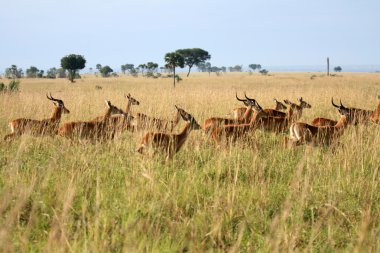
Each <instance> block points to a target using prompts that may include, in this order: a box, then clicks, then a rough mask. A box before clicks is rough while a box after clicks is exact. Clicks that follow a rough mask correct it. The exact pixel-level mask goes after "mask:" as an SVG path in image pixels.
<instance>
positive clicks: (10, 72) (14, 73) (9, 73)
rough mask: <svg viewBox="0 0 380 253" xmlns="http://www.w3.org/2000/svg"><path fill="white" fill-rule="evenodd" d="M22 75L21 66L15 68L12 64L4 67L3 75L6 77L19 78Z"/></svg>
mask: <svg viewBox="0 0 380 253" xmlns="http://www.w3.org/2000/svg"><path fill="white" fill-rule="evenodd" d="M23 75H24V73H23V71H22V69H21V68H17V66H16V65H12V66H11V67H10V68H6V69H5V73H4V77H6V78H12V79H16V78H21V77H22V76H23Z"/></svg>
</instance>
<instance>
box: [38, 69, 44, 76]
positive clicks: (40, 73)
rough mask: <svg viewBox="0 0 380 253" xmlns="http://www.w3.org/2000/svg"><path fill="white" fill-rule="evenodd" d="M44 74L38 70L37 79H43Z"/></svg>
mask: <svg viewBox="0 0 380 253" xmlns="http://www.w3.org/2000/svg"><path fill="white" fill-rule="evenodd" d="M44 72H45V71H43V70H40V71H39V72H38V73H37V77H38V78H43V77H44Z"/></svg>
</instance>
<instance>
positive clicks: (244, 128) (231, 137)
mask: <svg viewBox="0 0 380 253" xmlns="http://www.w3.org/2000/svg"><path fill="white" fill-rule="evenodd" d="M251 102H253V103H254V105H253V108H254V109H255V112H254V115H253V116H252V117H251V120H250V122H249V123H248V124H232V125H224V126H220V127H217V128H215V129H214V130H213V131H212V133H211V138H212V139H213V140H214V141H215V143H216V144H217V145H219V144H220V142H221V140H222V138H224V139H226V141H227V142H229V141H231V142H235V141H236V140H237V139H241V138H242V137H244V136H246V135H247V134H248V133H250V132H253V131H255V130H256V128H257V122H258V121H259V120H260V119H262V118H266V117H268V114H267V113H266V112H264V110H263V109H262V108H261V106H260V105H259V104H258V103H257V102H256V101H255V100H253V101H252V100H251Z"/></svg>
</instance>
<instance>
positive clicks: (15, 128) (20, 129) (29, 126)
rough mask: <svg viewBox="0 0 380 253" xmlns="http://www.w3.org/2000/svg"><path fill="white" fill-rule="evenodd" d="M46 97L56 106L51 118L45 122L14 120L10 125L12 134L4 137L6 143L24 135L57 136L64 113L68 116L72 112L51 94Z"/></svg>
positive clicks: (23, 119) (44, 120)
mask: <svg viewBox="0 0 380 253" xmlns="http://www.w3.org/2000/svg"><path fill="white" fill-rule="evenodd" d="M46 97H47V99H49V100H50V101H52V102H53V104H54V106H55V107H54V111H53V115H52V116H51V118H49V119H43V120H34V119H25V118H19V119H15V120H12V121H11V122H10V123H9V126H10V128H11V133H10V134H8V135H6V136H5V137H4V140H5V141H12V140H13V139H14V138H15V137H16V136H20V135H23V134H31V135H34V136H42V135H52V136H53V135H56V134H57V132H58V128H59V123H60V121H61V116H62V113H65V114H66V113H70V111H69V110H68V109H67V108H66V107H65V104H64V103H63V101H62V100H60V99H56V98H53V97H52V95H51V94H50V97H49V96H48V95H47V94H46Z"/></svg>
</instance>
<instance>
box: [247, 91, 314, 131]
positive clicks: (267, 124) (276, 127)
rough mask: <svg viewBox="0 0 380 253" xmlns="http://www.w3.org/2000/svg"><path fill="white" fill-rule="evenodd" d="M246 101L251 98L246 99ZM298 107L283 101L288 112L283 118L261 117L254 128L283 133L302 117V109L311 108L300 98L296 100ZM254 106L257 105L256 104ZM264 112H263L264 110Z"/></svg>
mask: <svg viewBox="0 0 380 253" xmlns="http://www.w3.org/2000/svg"><path fill="white" fill-rule="evenodd" d="M246 98H247V99H248V100H251V98H249V97H247V96H246ZM298 101H299V102H300V105H297V104H294V103H292V102H290V101H289V100H284V102H285V103H286V104H288V105H289V109H288V112H287V113H286V114H285V117H273V116H271V115H268V113H267V116H268V117H263V118H261V119H260V120H259V121H257V122H256V123H255V127H256V128H259V129H261V130H264V131H270V132H275V133H280V132H284V131H286V130H287V129H288V128H289V125H290V124H291V123H293V122H294V121H296V120H297V119H298V118H299V117H301V115H302V110H303V109H304V108H311V105H310V104H308V103H306V102H305V101H304V100H303V99H302V97H301V98H298ZM256 104H258V103H257V102H256ZM264 112H265V110H264Z"/></svg>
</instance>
